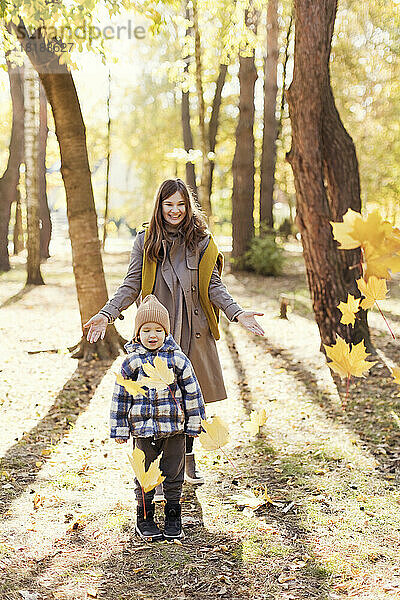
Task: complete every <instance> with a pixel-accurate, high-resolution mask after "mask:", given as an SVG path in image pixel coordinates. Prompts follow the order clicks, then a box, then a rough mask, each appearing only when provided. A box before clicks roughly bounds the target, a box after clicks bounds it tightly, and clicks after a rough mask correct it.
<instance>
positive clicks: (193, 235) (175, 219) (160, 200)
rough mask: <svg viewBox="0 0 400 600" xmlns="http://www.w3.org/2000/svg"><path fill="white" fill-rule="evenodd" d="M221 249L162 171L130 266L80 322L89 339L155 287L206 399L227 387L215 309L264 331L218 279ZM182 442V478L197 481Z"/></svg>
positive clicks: (182, 189)
mask: <svg viewBox="0 0 400 600" xmlns="http://www.w3.org/2000/svg"><path fill="white" fill-rule="evenodd" d="M222 266H223V256H222V254H221V253H220V252H219V251H218V248H217V245H216V244H215V242H214V239H213V237H212V235H211V234H210V232H209V231H208V230H207V224H206V221H205V218H204V216H203V214H202V212H201V210H200V209H199V208H198V207H197V206H196V204H195V202H194V200H193V198H192V196H191V194H190V192H189V190H188V188H187V186H186V184H185V183H184V182H183V181H182V180H181V179H167V180H166V181H164V182H163V183H162V184H161V185H160V187H159V189H158V192H157V194H156V198H155V204H154V209H153V214H152V217H151V219H150V223H149V225H148V226H147V227H145V229H144V230H143V231H141V232H139V233H138V235H137V236H136V239H135V242H134V245H133V249H132V254H131V261H130V265H129V268H128V273H127V275H126V277H125V280H124V282H123V284H122V285H121V286H120V287H119V288H118V290H117V291H116V293H115V294H114V296H113V297H112V298H111V300H109V302H107V304H106V305H105V306H104V307H103V308H102V309H101V310H100V312H99V314H97V315H95V316H94V317H92V318H91V319H90V321H88V323H86V325H85V327H87V328H89V332H88V336H87V337H88V340H89V341H90V342H96V341H97V340H98V339H99V338H101V337H102V336H103V335H104V333H105V331H106V327H107V324H108V323H112V322H113V321H114V320H115V319H116V318H117V317H119V316H120V314H121V312H122V311H123V310H125V309H126V308H128V307H129V306H130V305H131V304H132V303H133V302H135V300H136V299H137V298H138V296H139V295H140V294H141V295H142V298H145V297H146V296H147V295H148V294H154V295H155V296H156V297H157V299H158V300H159V301H160V302H161V303H162V304H163V305H164V306H165V307H166V308H167V310H168V313H169V317H170V321H171V333H172V335H173V337H174V339H175V340H176V341H177V343H178V344H179V345H180V346H181V348H182V351H183V352H184V353H185V354H186V355H187V356H188V358H189V360H190V361H191V363H192V365H193V368H194V371H195V373H196V376H197V379H198V380H199V383H200V387H201V390H202V393H203V396H204V400H205V401H206V402H215V401H218V400H224V399H225V398H226V397H227V395H226V390H225V385H224V380H223V376H222V369H221V364H220V361H219V357H218V352H217V347H216V343H215V340H218V339H219V337H220V336H219V330H218V321H219V311H220V310H222V311H223V312H224V313H225V315H226V317H227V318H228V319H229V320H230V321H239V322H240V323H241V324H242V325H244V326H245V327H246V328H247V329H249V331H252V332H253V333H256V334H258V335H263V334H264V332H263V330H262V328H261V327H260V325H259V324H258V323H257V321H256V320H255V318H254V315H261V314H262V313H257V312H253V311H245V310H243V309H242V308H241V307H240V306H239V304H237V303H236V302H235V301H234V299H233V298H232V296H231V295H230V294H229V292H228V290H227V289H226V287H225V286H224V284H223V283H222V281H221V277H220V275H221V271H222ZM192 447H193V439H192V438H190V439H189V440H188V443H187V447H186V448H187V451H188V453H189V456H190V458H189V459H187V468H186V478H187V480H188V481H190V482H192V483H202V482H203V478H202V477H201V476H200V475H199V473H198V472H197V471H196V468H195V463H194V457H193V453H192Z"/></svg>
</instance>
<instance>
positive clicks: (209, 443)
mask: <svg viewBox="0 0 400 600" xmlns="http://www.w3.org/2000/svg"><path fill="white" fill-rule="evenodd" d="M201 425H202V427H203V429H205V431H202V432H201V433H200V435H199V440H200V443H201V445H202V446H203V448H204V449H205V450H218V449H219V448H222V446H225V444H227V443H228V441H229V429H228V427H227V425H226V424H225V423H224V422H223V421H222V419H221V418H220V417H217V416H215V417H213V418H212V419H211V421H204V420H203V419H202V420H201Z"/></svg>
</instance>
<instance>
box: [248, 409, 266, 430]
mask: <svg viewBox="0 0 400 600" xmlns="http://www.w3.org/2000/svg"><path fill="white" fill-rule="evenodd" d="M266 420H267V415H266V413H265V408H262V409H261V410H259V411H256V410H253V411H252V413H251V415H250V420H249V421H245V422H244V423H243V427H244V429H246V431H248V432H249V433H251V434H253V435H256V434H257V433H258V432H259V429H260V427H262V426H263V425H264V423H265V421H266Z"/></svg>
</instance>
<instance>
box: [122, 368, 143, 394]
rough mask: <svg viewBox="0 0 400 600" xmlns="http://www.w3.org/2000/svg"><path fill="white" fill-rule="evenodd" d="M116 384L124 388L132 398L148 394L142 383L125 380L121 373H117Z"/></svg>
mask: <svg viewBox="0 0 400 600" xmlns="http://www.w3.org/2000/svg"><path fill="white" fill-rule="evenodd" d="M116 382H117V383H118V385H121V386H122V387H124V388H125V389H126V391H127V392H128V394H130V395H131V396H137V395H138V394H145V393H146V390H145V389H144V388H142V387H141V385H140V383H138V382H137V381H133V379H124V378H123V377H122V374H121V373H117V379H116Z"/></svg>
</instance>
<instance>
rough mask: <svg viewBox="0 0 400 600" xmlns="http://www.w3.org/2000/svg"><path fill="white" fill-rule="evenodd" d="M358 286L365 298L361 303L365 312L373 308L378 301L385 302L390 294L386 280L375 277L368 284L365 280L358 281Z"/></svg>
mask: <svg viewBox="0 0 400 600" xmlns="http://www.w3.org/2000/svg"><path fill="white" fill-rule="evenodd" d="M356 283H357V286H358V289H359V290H360V292H361V293H362V295H363V296H365V298H364V299H363V300H362V301H361V305H360V306H361V308H364V309H365V310H366V309H367V308H372V307H373V305H374V304H375V302H376V301H377V300H384V299H385V298H386V294H387V292H388V289H387V286H386V280H385V279H378V278H377V277H375V275H371V277H370V278H369V279H368V281H367V282H366V281H365V280H364V279H357V282H356Z"/></svg>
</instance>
